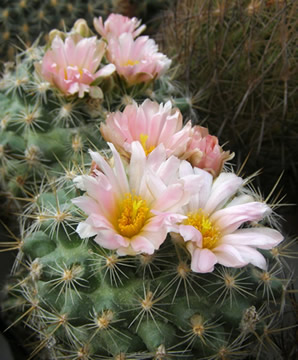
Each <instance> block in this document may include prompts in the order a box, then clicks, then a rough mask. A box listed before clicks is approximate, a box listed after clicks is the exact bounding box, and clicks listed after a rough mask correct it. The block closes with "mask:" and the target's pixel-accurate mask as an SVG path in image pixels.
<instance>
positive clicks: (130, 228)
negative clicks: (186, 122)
mask: <svg viewBox="0 0 298 360" xmlns="http://www.w3.org/2000/svg"><path fill="white" fill-rule="evenodd" d="M109 146H110V148H111V150H112V152H113V163H114V166H113V167H112V166H111V165H109V164H108V163H107V162H106V161H105V160H104V158H103V157H102V156H101V155H100V154H99V153H96V152H90V153H91V156H92V159H93V161H95V162H96V164H97V166H98V169H95V168H93V169H94V170H93V175H92V176H89V175H82V176H79V177H77V178H76V179H75V182H76V184H77V186H78V187H79V188H80V189H81V190H85V191H86V193H85V194H84V196H81V197H78V198H75V199H73V203H74V204H76V205H77V206H78V207H79V208H81V209H82V210H83V211H84V212H85V213H86V214H87V216H88V217H87V219H86V220H85V221H84V222H81V223H80V224H79V225H78V227H77V232H78V234H79V235H80V236H81V237H82V238H88V237H91V236H94V235H95V236H96V237H95V239H94V240H95V241H96V242H97V243H98V244H99V245H101V246H102V247H104V248H107V249H111V250H117V253H118V254H119V255H136V254H139V253H147V254H152V253H153V252H154V251H155V250H156V249H158V248H159V247H160V245H161V244H162V243H163V242H164V240H165V238H166V235H167V228H168V226H173V224H174V223H176V222H177V221H181V219H182V217H181V215H179V214H176V211H177V210H178V209H179V208H180V207H181V206H183V205H185V204H186V203H187V202H188V200H189V197H190V194H191V193H192V192H193V191H195V188H196V182H197V181H196V177H194V176H193V174H190V176H185V177H183V178H180V177H179V172H180V171H181V167H183V166H184V165H183V164H184V161H180V160H179V159H177V158H176V157H174V156H172V157H171V158H169V159H166V154H165V150H164V147H163V146H162V145H160V146H159V147H158V148H156V149H155V150H154V151H152V153H151V154H150V155H149V156H148V157H146V155H145V152H144V150H143V148H142V146H141V144H140V143H139V142H133V143H132V155H131V160H130V163H129V164H127V165H126V166H124V164H123V163H122V160H121V158H120V155H119V153H118V152H117V151H116V149H115V147H114V146H113V145H112V144H109ZM99 169H100V170H99Z"/></svg>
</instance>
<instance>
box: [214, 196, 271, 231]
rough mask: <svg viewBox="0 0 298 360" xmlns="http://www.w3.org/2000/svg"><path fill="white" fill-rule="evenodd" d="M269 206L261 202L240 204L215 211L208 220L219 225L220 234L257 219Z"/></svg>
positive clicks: (263, 214) (268, 210)
mask: <svg viewBox="0 0 298 360" xmlns="http://www.w3.org/2000/svg"><path fill="white" fill-rule="evenodd" d="M268 212H270V208H269V207H268V206H267V205H266V204H263V203H261V202H257V201H255V202H251V203H247V204H241V205H236V206H231V207H226V208H224V209H221V210H218V211H216V212H215V213H214V214H212V215H211V217H210V220H211V221H212V222H213V223H214V224H215V225H216V226H218V227H219V229H220V231H221V233H222V235H224V234H229V233H232V232H234V231H235V230H236V229H238V227H239V226H240V225H242V224H244V223H245V222H247V221H259V220H261V219H262V218H263V217H264V216H265V214H266V213H268Z"/></svg>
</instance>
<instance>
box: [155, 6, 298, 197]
mask: <svg viewBox="0 0 298 360" xmlns="http://www.w3.org/2000/svg"><path fill="white" fill-rule="evenodd" d="M296 13H297V1H255V0H247V1H243V2H241V3H240V2H239V1H233V0H231V1H224V2H218V1H191V0H190V1H189V0H185V1H184V0H180V1H177V2H176V7H175V8H173V10H168V11H167V12H166V14H165V18H164V22H163V24H162V27H161V28H160V29H159V32H158V34H157V36H158V39H160V43H161V44H163V51H165V52H166V53H167V54H169V55H170V56H171V57H172V58H173V60H174V61H175V62H176V64H179V69H180V74H179V77H178V78H179V80H180V81H182V82H184V83H186V84H188V86H189V93H190V95H189V102H190V103H192V105H193V107H194V108H196V109H197V111H198V115H199V119H200V120H201V121H203V120H207V122H208V126H209V128H210V130H211V131H212V133H214V134H216V135H217V136H219V137H220V138H221V140H222V141H223V142H228V143H229V147H230V148H231V149H232V150H233V151H235V152H236V153H237V160H238V163H239V164H241V163H242V162H243V161H244V159H245V158H246V156H247V154H248V153H249V154H250V155H249V159H248V162H247V164H246V166H247V171H248V173H250V172H253V171H254V170H255V169H256V168H262V169H264V172H263V174H262V175H261V176H260V177H258V182H259V186H260V188H262V190H263V191H264V192H265V193H269V191H270V189H271V188H272V186H273V184H274V183H275V181H276V179H277V178H278V177H279V175H280V173H281V172H282V171H284V175H285V176H284V177H283V184H284V186H285V188H286V190H287V193H288V199H287V200H288V202H290V203H297V200H298V199H297V192H296V183H297V151H296V150H297V147H296V145H295V144H296V141H297V124H298V122H297V115H296V114H297V103H298V99H297V91H296V90H297V89H296V82H295V79H296V77H297V47H296V44H297V31H296V28H297V17H296V16H295V14H296ZM160 33H162V36H161V35H160ZM268 154H270V156H268Z"/></svg>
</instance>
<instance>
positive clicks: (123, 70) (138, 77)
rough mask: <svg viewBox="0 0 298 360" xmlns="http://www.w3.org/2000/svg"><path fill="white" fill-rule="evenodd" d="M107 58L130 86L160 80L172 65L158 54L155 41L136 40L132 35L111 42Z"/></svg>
mask: <svg viewBox="0 0 298 360" xmlns="http://www.w3.org/2000/svg"><path fill="white" fill-rule="evenodd" d="M107 58H108V60H109V61H110V62H111V63H112V64H114V65H115V66H116V71H117V73H118V74H119V75H121V76H123V77H124V78H125V80H126V81H127V83H128V84H129V85H134V84H138V83H145V82H149V81H151V80H154V79H156V78H159V77H160V76H161V75H163V74H164V73H165V72H166V71H167V70H168V68H169V67H170V65H171V60H170V59H168V58H167V57H166V55H164V54H162V53H160V52H158V46H157V45H156V43H155V41H154V40H153V39H149V37H148V36H140V37H138V38H137V39H136V40H134V38H133V35H132V34H131V33H123V34H122V35H120V36H119V37H117V38H111V39H110V40H109V43H108V48H107Z"/></svg>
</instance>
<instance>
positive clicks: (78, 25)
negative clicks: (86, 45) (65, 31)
mask: <svg viewBox="0 0 298 360" xmlns="http://www.w3.org/2000/svg"><path fill="white" fill-rule="evenodd" d="M72 30H73V31H74V32H76V33H78V34H80V35H81V36H83V37H89V36H91V30H90V28H89V26H88V24H87V22H86V20H84V19H78V20H77V21H76V22H75V23H74V26H73V28H72Z"/></svg>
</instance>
